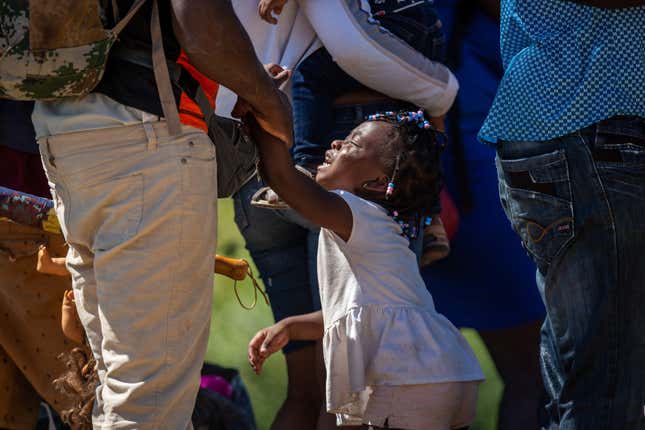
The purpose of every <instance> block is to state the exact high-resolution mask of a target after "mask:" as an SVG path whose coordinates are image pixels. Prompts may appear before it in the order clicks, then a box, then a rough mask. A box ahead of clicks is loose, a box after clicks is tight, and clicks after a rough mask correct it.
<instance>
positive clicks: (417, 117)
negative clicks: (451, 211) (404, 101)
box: [367, 110, 446, 222]
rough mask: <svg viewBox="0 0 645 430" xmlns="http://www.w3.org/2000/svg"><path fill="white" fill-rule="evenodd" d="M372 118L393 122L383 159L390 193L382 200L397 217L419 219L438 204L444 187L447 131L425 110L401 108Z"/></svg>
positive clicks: (428, 213)
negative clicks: (404, 109)
mask: <svg viewBox="0 0 645 430" xmlns="http://www.w3.org/2000/svg"><path fill="white" fill-rule="evenodd" d="M367 120H368V121H384V122H387V123H389V124H392V126H393V127H392V132H391V134H390V136H388V137H389V138H390V139H389V144H388V145H386V146H385V147H384V151H383V154H381V159H382V163H383V167H384V168H385V172H391V173H390V176H389V179H390V180H389V184H388V188H387V191H386V194H385V195H384V196H382V197H381V199H379V201H378V203H380V204H381V205H383V206H384V207H385V208H387V209H388V210H390V212H392V213H393V215H394V216H395V217H397V218H398V219H401V220H406V221H409V222H416V221H418V219H419V218H420V217H422V216H426V215H430V211H432V210H433V209H434V208H436V207H437V206H438V203H439V193H440V191H441V188H442V187H443V172H442V168H441V153H442V151H443V149H444V148H445V145H446V136H445V134H444V133H442V132H440V131H438V130H437V129H435V128H434V127H433V126H432V125H431V124H430V123H429V122H428V121H427V120H426V119H425V116H424V112H423V111H422V110H419V111H417V112H408V111H399V112H385V113H378V114H375V115H370V116H368V117H367Z"/></svg>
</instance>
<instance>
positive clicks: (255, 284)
mask: <svg viewBox="0 0 645 430" xmlns="http://www.w3.org/2000/svg"><path fill="white" fill-rule="evenodd" d="M247 264H248V263H247ZM246 274H247V275H248V277H249V278H251V282H252V283H253V303H251V305H250V306H247V305H245V304H244V303H242V299H241V298H240V293H239V292H238V290H237V281H235V282H234V283H233V291H235V297H236V298H237V302H238V303H239V304H240V306H242V308H244V309H246V310H247V311H251V310H253V309H255V306H256V305H257V304H258V291H259V292H260V294H262V297H264V301H265V302H266V304H267V305H268V304H269V297H268V296H267V293H266V291H264V290H263V289H262V287H260V284H258V281H257V280H256V279H255V276H254V275H253V270H252V269H251V266H249V270H248V272H247V273H246Z"/></svg>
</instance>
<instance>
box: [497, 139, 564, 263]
mask: <svg viewBox="0 0 645 430" xmlns="http://www.w3.org/2000/svg"><path fill="white" fill-rule="evenodd" d="M496 163H497V170H498V175H499V187H500V188H499V193H500V200H501V203H502V206H503V208H504V211H505V212H506V215H507V216H508V218H509V220H510V221H511V224H512V226H513V229H514V230H515V232H516V233H517V234H518V235H519V236H520V238H521V240H522V244H523V245H524V247H525V248H526V250H527V251H528V252H529V253H530V254H531V256H532V257H533V258H534V260H535V261H536V263H537V264H538V266H540V267H541V268H544V265H545V264H550V263H551V262H552V261H553V259H554V258H555V257H556V256H557V255H558V254H559V253H560V252H561V251H562V250H563V248H564V247H565V246H566V245H567V244H568V243H569V242H570V241H571V240H572V239H573V237H574V234H575V224H574V213H573V203H572V193H571V184H570V179H569V168H568V164H567V159H566V155H565V152H564V150H557V151H554V152H550V153H547V154H541V155H536V156H532V157H527V158H520V159H513V160H507V159H502V158H500V157H498V158H497V161H496Z"/></svg>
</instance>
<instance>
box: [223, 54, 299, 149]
mask: <svg viewBox="0 0 645 430" xmlns="http://www.w3.org/2000/svg"><path fill="white" fill-rule="evenodd" d="M264 69H265V70H266V72H267V74H268V75H269V76H270V77H271V79H273V83H274V84H275V86H276V87H281V86H282V85H283V84H285V83H286V82H287V81H288V80H289V78H290V77H291V70H288V69H285V68H283V67H282V66H279V65H277V64H274V63H270V64H265V65H264ZM279 98H280V101H281V103H282V106H281V107H279V108H277V109H268V110H259V109H257V108H254V107H253V106H251V104H250V103H249V102H247V101H246V100H244V99H243V98H241V97H239V98H238V100H237V103H236V104H235V107H234V108H233V111H232V112H231V115H232V116H234V117H236V118H244V117H245V116H246V115H248V114H250V115H253V116H254V117H255V119H256V121H257V123H258V125H259V126H260V127H261V128H262V129H263V130H264V131H266V132H267V133H269V134H271V135H272V136H274V137H276V138H278V139H280V140H281V141H282V142H284V143H285V144H286V145H287V147H288V148H290V147H291V145H292V144H293V119H292V117H293V114H292V112H291V104H290V103H289V99H288V98H287V96H286V95H285V94H284V93H283V92H282V91H280V92H279ZM285 112H286V114H285ZM285 115H286V116H285Z"/></svg>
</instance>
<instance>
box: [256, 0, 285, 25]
mask: <svg viewBox="0 0 645 430" xmlns="http://www.w3.org/2000/svg"><path fill="white" fill-rule="evenodd" d="M285 4H287V0H260V3H259V4H258V13H259V14H260V17H261V18H262V19H263V20H265V21H266V22H268V23H269V24H273V25H276V24H277V23H278V20H277V18H275V17H274V16H273V15H272V13H271V12H273V13H275V14H276V15H280V14H281V13H282V8H284V5H285Z"/></svg>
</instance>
